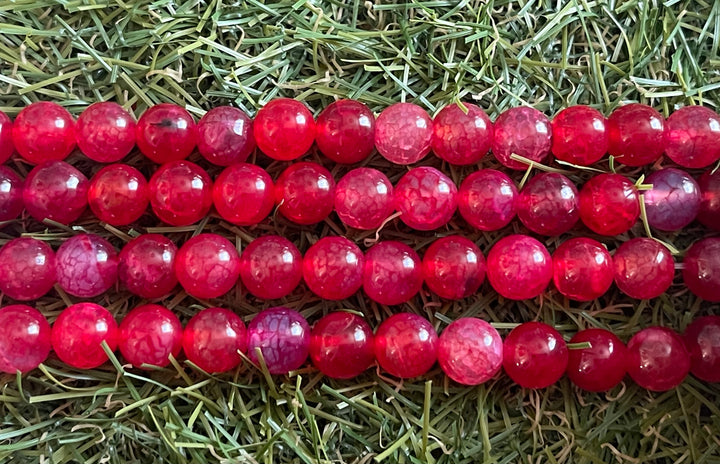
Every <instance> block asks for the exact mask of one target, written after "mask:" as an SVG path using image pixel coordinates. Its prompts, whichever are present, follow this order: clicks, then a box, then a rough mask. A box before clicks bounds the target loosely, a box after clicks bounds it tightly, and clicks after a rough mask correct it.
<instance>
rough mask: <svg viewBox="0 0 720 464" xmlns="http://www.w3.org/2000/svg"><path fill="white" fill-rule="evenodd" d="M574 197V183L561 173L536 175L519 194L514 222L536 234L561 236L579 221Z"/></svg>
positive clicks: (575, 195)
mask: <svg viewBox="0 0 720 464" xmlns="http://www.w3.org/2000/svg"><path fill="white" fill-rule="evenodd" d="M578 196H579V193H578V191H577V188H576V187H575V184H573V183H572V181H570V179H568V178H567V177H565V176H563V175H562V174H557V173H554V172H546V173H540V174H537V175H535V176H534V177H533V178H532V179H530V180H529V181H528V182H527V184H525V186H524V187H523V189H522V190H521V191H520V196H519V197H518V202H517V203H518V210H517V215H518V219H520V222H522V223H523V225H524V226H525V227H527V228H528V229H529V230H531V231H533V232H535V233H536V234H540V235H549V236H553V235H562V234H564V233H565V232H568V231H569V230H570V229H572V228H573V226H575V224H576V223H577V221H578V219H580V200H579V199H578Z"/></svg>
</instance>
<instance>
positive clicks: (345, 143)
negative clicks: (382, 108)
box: [315, 100, 375, 164]
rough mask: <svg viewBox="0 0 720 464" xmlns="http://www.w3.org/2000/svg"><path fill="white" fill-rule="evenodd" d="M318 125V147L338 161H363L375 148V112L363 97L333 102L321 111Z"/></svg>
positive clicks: (351, 162) (316, 137)
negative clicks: (361, 100) (361, 101)
mask: <svg viewBox="0 0 720 464" xmlns="http://www.w3.org/2000/svg"><path fill="white" fill-rule="evenodd" d="M316 129H317V133H316V134H315V142H316V143H317V146H318V148H319V149H320V151H321V152H322V153H323V154H324V155H325V156H327V157H328V158H330V159H331V160H333V161H335V162H336V163H343V164H353V163H359V162H360V161H362V160H364V159H365V158H367V157H368V156H370V153H372V151H373V149H374V148H375V116H374V115H373V113H372V111H370V108H368V107H367V106H365V105H363V104H362V103H360V102H359V101H355V100H338V101H336V102H333V103H331V104H330V105H328V106H327V107H325V109H324V110H322V112H320V115H319V116H318V118H317V125H316Z"/></svg>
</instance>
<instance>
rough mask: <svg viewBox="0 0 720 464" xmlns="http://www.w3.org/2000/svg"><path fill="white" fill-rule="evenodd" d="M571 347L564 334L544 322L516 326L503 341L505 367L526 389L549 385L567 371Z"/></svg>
mask: <svg viewBox="0 0 720 464" xmlns="http://www.w3.org/2000/svg"><path fill="white" fill-rule="evenodd" d="M567 365H568V349H567V345H566V344H565V340H563V338H562V335H560V333H559V332H558V331H557V330H555V329H554V328H552V327H550V326H549V325H547V324H543V323H542V322H526V323H524V324H520V325H518V326H517V327H515V328H514V329H513V330H512V331H510V333H509V334H508V336H507V337H506V338H505V342H504V344H503V367H504V368H505V372H506V373H507V375H508V377H510V378H511V379H512V380H513V381H514V382H515V383H517V384H518V385H520V386H521V387H524V388H546V387H549V386H550V385H552V384H554V383H555V382H557V381H558V380H560V377H562V375H563V374H564V373H565V369H566V368H567Z"/></svg>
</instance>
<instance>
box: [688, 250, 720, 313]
mask: <svg viewBox="0 0 720 464" xmlns="http://www.w3.org/2000/svg"><path fill="white" fill-rule="evenodd" d="M683 265H684V266H683V271H682V275H683V280H684V281H685V285H687V287H688V288H689V289H690V291H691V292H693V293H694V294H695V295H697V296H699V297H700V298H702V299H703V300H705V301H711V302H715V303H716V302H720V238H718V237H707V238H704V239H700V240H698V241H697V242H695V243H693V244H692V246H691V247H690V249H689V250H688V251H687V253H685V258H684V259H683Z"/></svg>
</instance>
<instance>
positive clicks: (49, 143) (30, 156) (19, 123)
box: [12, 101, 75, 164]
mask: <svg viewBox="0 0 720 464" xmlns="http://www.w3.org/2000/svg"><path fill="white" fill-rule="evenodd" d="M12 139H13V144H14V145H15V149H16V150H17V152H18V153H19V154H20V156H22V157H23V158H25V159H26V160H27V161H29V162H31V163H33V164H40V163H42V162H44V161H60V160H63V159H65V158H67V156H68V155H69V154H70V153H71V152H72V151H73V150H74V149H75V120H74V119H73V117H72V115H71V114H70V113H68V111H67V110H66V109H65V108H63V107H62V106H60V105H58V104H57V103H53V102H47V101H41V102H35V103H31V104H29V105H28V106H26V107H25V108H23V109H22V111H20V113H18V115H17V117H16V118H15V123H14V124H13V126H12Z"/></svg>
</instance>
